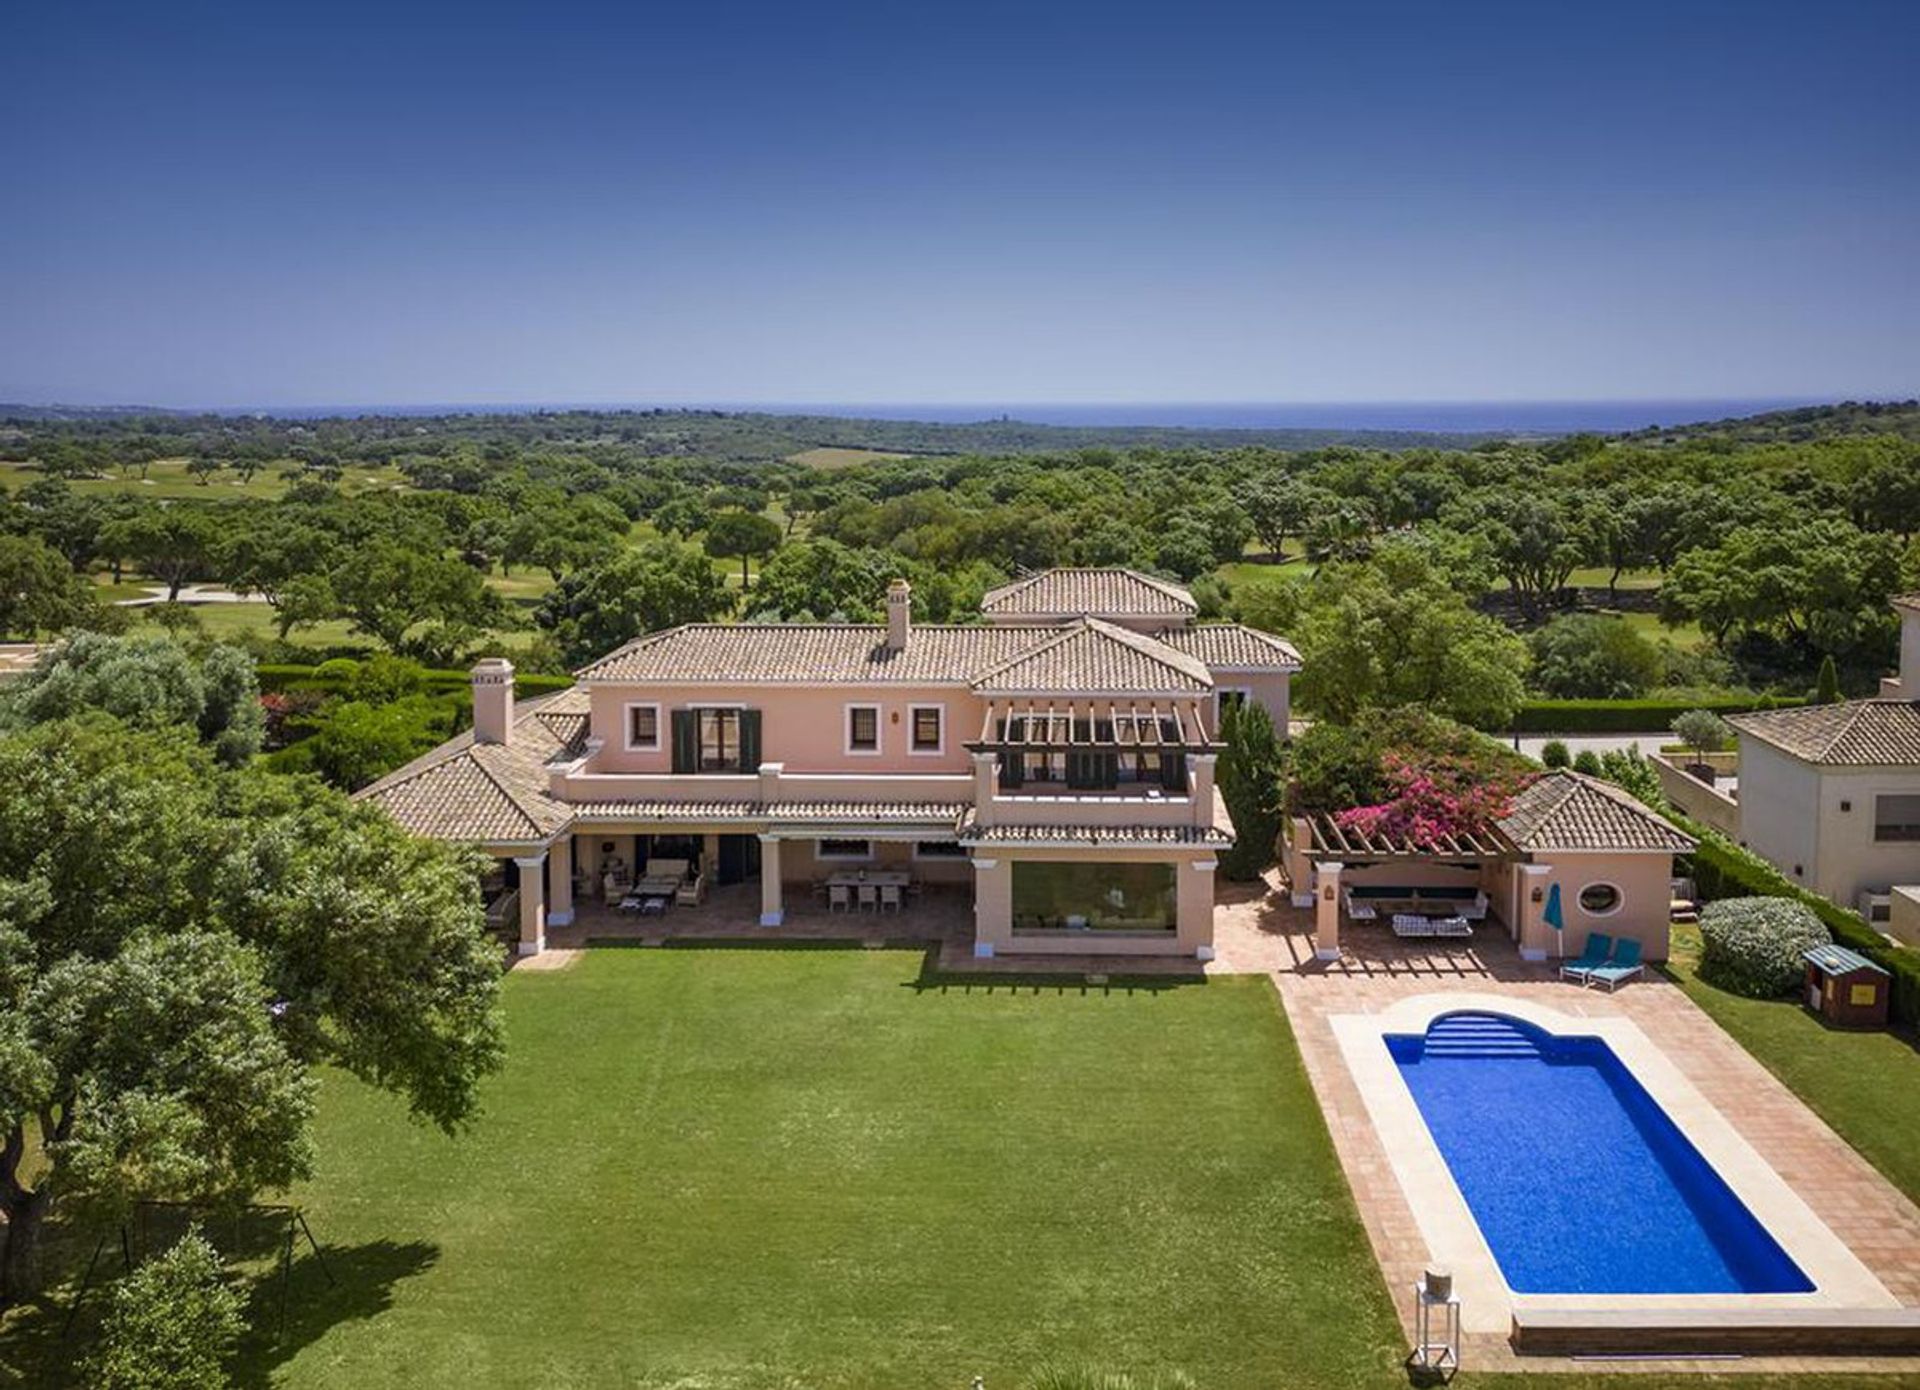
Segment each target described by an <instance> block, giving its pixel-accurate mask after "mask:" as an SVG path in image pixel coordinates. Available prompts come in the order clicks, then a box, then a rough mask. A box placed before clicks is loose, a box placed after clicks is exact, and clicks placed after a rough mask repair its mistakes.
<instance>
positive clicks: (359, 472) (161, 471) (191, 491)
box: [0, 458, 409, 502]
mask: <svg viewBox="0 0 1920 1390" xmlns="http://www.w3.org/2000/svg"><path fill="white" fill-rule="evenodd" d="M187 462H188V461H187V460H186V459H183V458H178V459H156V460H155V461H154V462H153V463H152V464H151V465H149V466H148V468H147V476H146V477H145V478H142V477H141V476H140V473H139V470H137V469H135V470H131V471H129V472H126V473H121V472H119V471H118V470H115V471H113V472H111V473H109V474H107V475H106V476H104V477H99V478H81V479H79V480H77V481H76V482H74V484H73V489H74V491H76V492H82V493H95V494H98V495H101V496H111V495H114V494H117V493H129V494H132V495H134V496H139V497H153V498H179V497H184V498H191V499H193V500H196V501H201V502H221V501H232V500H233V499H235V498H242V497H252V498H275V497H280V496H282V495H283V494H285V492H286V490H287V486H288V484H287V480H286V479H285V478H283V477H281V470H282V469H284V468H285V467H287V465H288V462H289V460H284V459H283V460H279V461H277V462H274V463H269V464H267V465H265V466H264V467H262V468H260V469H258V470H257V471H255V473H254V475H253V476H252V477H251V478H249V479H247V480H246V481H245V482H242V481H241V480H240V475H239V474H238V473H236V472H234V471H233V470H232V469H230V468H227V469H222V470H221V471H220V472H218V473H215V474H212V475H211V476H210V477H209V478H208V480H207V481H206V482H204V483H203V482H201V481H200V480H199V479H198V478H196V477H195V476H194V475H193V474H191V473H189V472H187ZM41 476H42V474H41V473H40V471H39V470H38V469H36V468H29V467H27V466H25V465H23V464H17V463H8V464H0V488H14V489H18V488H21V487H24V486H26V485H27V484H28V483H31V482H34V481H36V480H37V479H39V478H40V477H41ZM407 486H409V484H408V483H407V481H406V479H405V478H403V477H402V476H401V474H400V472H399V470H397V469H393V468H349V469H347V470H346V471H345V472H344V473H343V474H342V476H341V480H340V487H341V489H342V490H343V491H345V492H349V493H354V492H373V491H383V490H386V489H390V488H395V487H402V488H404V487H407Z"/></svg>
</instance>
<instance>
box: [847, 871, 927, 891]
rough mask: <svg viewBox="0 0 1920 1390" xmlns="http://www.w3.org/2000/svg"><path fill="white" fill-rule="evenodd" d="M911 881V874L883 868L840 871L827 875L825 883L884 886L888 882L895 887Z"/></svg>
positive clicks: (851, 885)
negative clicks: (881, 869)
mask: <svg viewBox="0 0 1920 1390" xmlns="http://www.w3.org/2000/svg"><path fill="white" fill-rule="evenodd" d="M912 882H913V875H912V874H903V873H895V872H893V871H892V870H884V871H881V872H877V873H876V872H868V873H860V872H858V871H857V870H856V871H842V872H840V873H833V874H828V875H827V883H828V885H829V886H841V887H846V888H857V887H859V886H860V885H861V884H863V883H871V884H873V885H874V886H875V887H884V886H886V885H888V884H891V885H892V886H893V887H895V888H905V887H906V886H907V885H908V884H910V883H912Z"/></svg>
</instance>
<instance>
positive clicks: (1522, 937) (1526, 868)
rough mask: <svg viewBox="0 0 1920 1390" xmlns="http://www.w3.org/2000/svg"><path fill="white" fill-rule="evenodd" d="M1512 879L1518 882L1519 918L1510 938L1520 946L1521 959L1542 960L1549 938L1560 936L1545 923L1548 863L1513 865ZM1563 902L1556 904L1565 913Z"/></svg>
mask: <svg viewBox="0 0 1920 1390" xmlns="http://www.w3.org/2000/svg"><path fill="white" fill-rule="evenodd" d="M1514 868H1515V869H1516V870H1518V872H1517V873H1515V874H1514V880H1515V881H1516V882H1517V883H1518V884H1519V886H1520V891H1519V893H1518V894H1517V896H1518V897H1519V899H1520V901H1519V903H1518V904H1516V906H1517V908H1518V911H1517V913H1516V916H1517V917H1518V918H1519V920H1518V921H1516V922H1515V923H1514V924H1513V939H1514V941H1516V942H1517V943H1518V944H1519V946H1520V959H1521V960H1545V959H1546V958H1547V942H1548V938H1549V937H1555V936H1558V935H1560V933H1558V932H1556V931H1555V930H1554V929H1553V928H1552V927H1550V926H1548V925H1547V894H1548V893H1549V892H1550V891H1551V890H1552V887H1553V866H1552V865H1551V864H1516V865H1515V866H1514ZM1566 907H1567V905H1566V904H1565V903H1562V904H1560V910H1561V912H1562V913H1565V911H1566Z"/></svg>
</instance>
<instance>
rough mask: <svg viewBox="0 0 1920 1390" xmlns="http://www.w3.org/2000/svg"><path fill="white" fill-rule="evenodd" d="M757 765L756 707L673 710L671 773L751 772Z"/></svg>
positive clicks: (758, 738)
mask: <svg viewBox="0 0 1920 1390" xmlns="http://www.w3.org/2000/svg"><path fill="white" fill-rule="evenodd" d="M759 766H760V711H759V710H757V709H739V708H736V707H733V706H715V705H698V706H695V707H694V708H692V709H677V710H675V711H674V712H673V770H674V771H675V772H752V771H754V770H755V769H756V768H758V767H759Z"/></svg>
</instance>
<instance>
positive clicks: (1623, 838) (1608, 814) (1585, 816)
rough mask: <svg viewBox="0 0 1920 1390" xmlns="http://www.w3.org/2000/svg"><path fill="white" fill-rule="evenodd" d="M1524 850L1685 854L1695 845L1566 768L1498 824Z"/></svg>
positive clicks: (1609, 788)
mask: <svg viewBox="0 0 1920 1390" xmlns="http://www.w3.org/2000/svg"><path fill="white" fill-rule="evenodd" d="M1498 824H1499V827H1500V829H1501V831H1502V832H1504V833H1505V835H1506V836H1507V838H1508V839H1510V840H1512V841H1513V843H1514V845H1515V846H1516V847H1517V848H1519V849H1521V850H1525V851H1533V850H1556V849H1603V850H1604V849H1621V850H1638V849H1644V850H1666V851H1667V852H1668V853H1671V854H1685V853H1687V852H1688V851H1689V850H1691V849H1692V848H1693V847H1694V844H1693V841H1692V840H1691V839H1689V838H1688V837H1687V836H1685V835H1683V834H1681V833H1680V832H1679V831H1678V830H1676V829H1675V828H1674V827H1673V826H1672V825H1670V824H1668V823H1667V821H1666V820H1665V819H1664V818H1662V817H1661V816H1660V815H1658V814H1656V813H1655V812H1654V811H1652V810H1650V809H1649V808H1648V807H1646V806H1644V805H1642V804H1641V803H1640V802H1638V801H1636V800H1635V799H1634V798H1633V797H1631V796H1629V795H1627V793H1625V792H1624V791H1622V790H1620V788H1618V787H1616V786H1614V785H1612V784H1611V783H1608V782H1602V781H1600V780H1599V779H1598V778H1595V777H1586V776H1583V775H1581V774H1580V773H1578V772H1570V771H1568V770H1566V769H1564V768H1562V769H1559V770H1558V771H1554V772H1549V773H1547V774H1546V775H1545V776H1543V777H1540V778H1538V779H1536V780H1535V781H1534V782H1533V783H1532V784H1531V785H1529V786H1528V787H1527V788H1526V789H1525V790H1523V791H1522V792H1520V794H1519V795H1517V796H1515V797H1514V799H1513V809H1512V810H1510V811H1509V812H1508V813H1507V814H1506V815H1504V816H1502V817H1501V818H1500V820H1499V822H1498Z"/></svg>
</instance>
